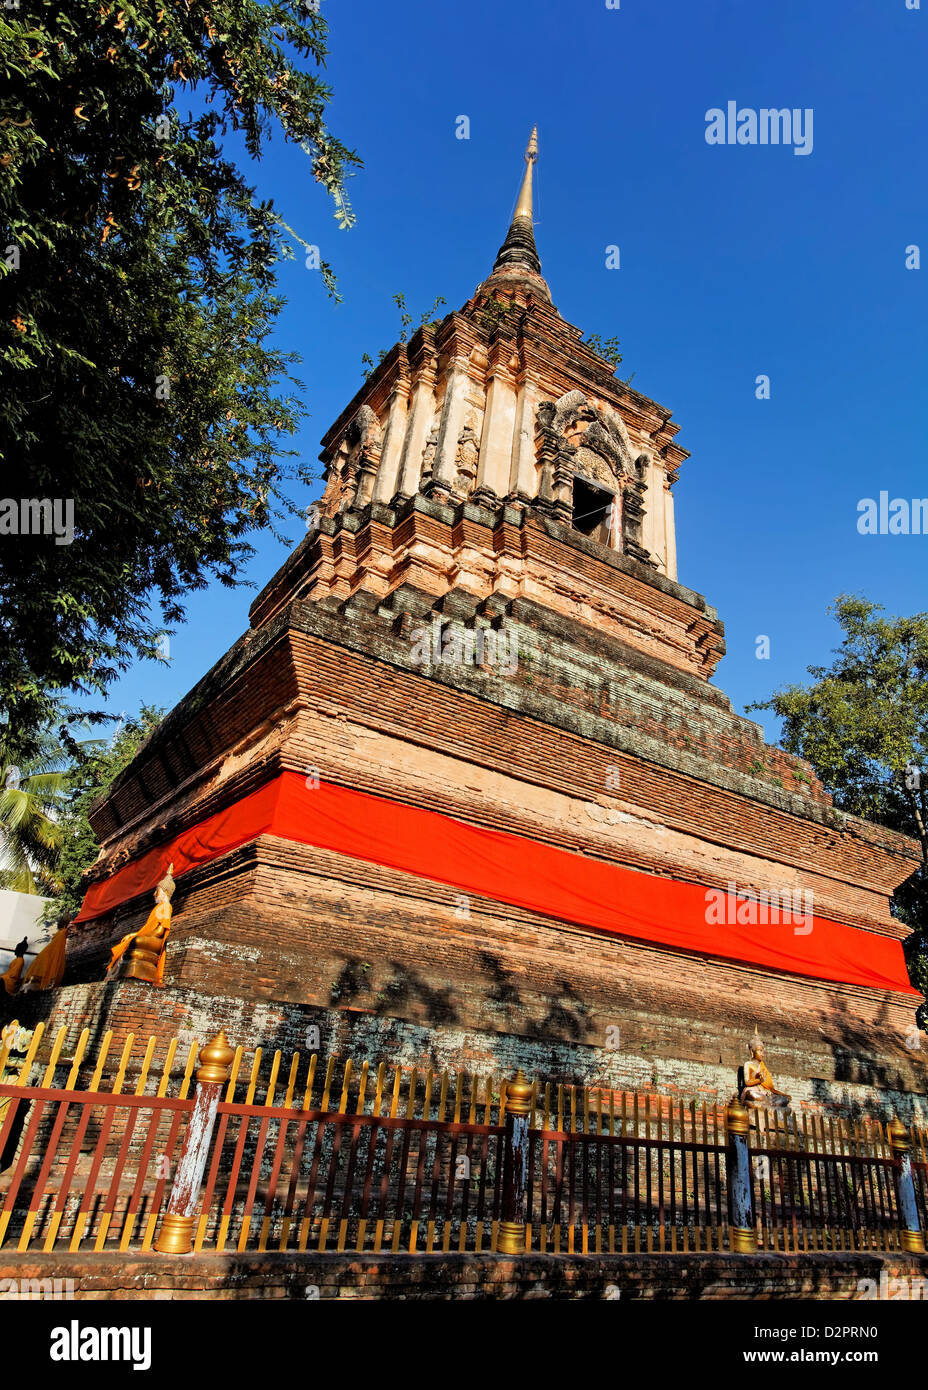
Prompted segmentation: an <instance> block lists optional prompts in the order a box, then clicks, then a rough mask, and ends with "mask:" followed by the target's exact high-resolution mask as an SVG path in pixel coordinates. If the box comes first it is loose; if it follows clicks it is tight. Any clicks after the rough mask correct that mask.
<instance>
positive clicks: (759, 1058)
mask: <svg viewBox="0 0 928 1390" xmlns="http://www.w3.org/2000/svg"><path fill="white" fill-rule="evenodd" d="M790 1099H791V1098H790V1097H789V1096H788V1095H787V1094H786V1092H785V1091H778V1090H777V1088H776V1086H774V1084H773V1077H772V1076H771V1074H770V1068H769V1067H768V1066H767V1063H766V1062H765V1061H764V1044H763V1043H762V1042H761V1040H760V1038H759V1036H758V1034H757V1029H756V1028H755V1029H754V1037H753V1038H752V1039H751V1060H750V1061H749V1062H745V1064H744V1087H743V1089H742V1091H741V1104H742V1105H762V1106H765V1107H767V1108H768V1109H774V1110H788V1109H789V1103H790Z"/></svg>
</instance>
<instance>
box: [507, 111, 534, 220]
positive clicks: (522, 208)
mask: <svg viewBox="0 0 928 1390" xmlns="http://www.w3.org/2000/svg"><path fill="white" fill-rule="evenodd" d="M537 158H538V127H537V125H533V126H532V133H531V135H530V136H529V137H528V144H527V145H526V147H525V173H524V174H523V175H522V187H521V188H520V189H519V201H518V202H517V203H516V210H515V212H514V213H513V217H531V216H532V165H533V164H534V163H535V161H536V159H537Z"/></svg>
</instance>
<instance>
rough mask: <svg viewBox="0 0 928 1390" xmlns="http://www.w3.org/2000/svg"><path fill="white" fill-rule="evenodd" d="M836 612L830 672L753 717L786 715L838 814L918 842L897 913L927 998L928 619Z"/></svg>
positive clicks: (866, 606) (794, 745)
mask: <svg viewBox="0 0 928 1390" xmlns="http://www.w3.org/2000/svg"><path fill="white" fill-rule="evenodd" d="M830 611H831V612H833V613H834V615H835V617H836V619H837V621H838V623H839V625H840V627H841V628H842V630H843V632H844V640H843V641H842V643H841V646H840V647H839V648H837V649H836V651H835V653H834V655H835V660H834V661H833V662H832V664H831V666H829V667H824V666H810V667H809V668H808V669H809V675H810V676H812V677H813V682H812V684H811V685H790V686H787V687H785V688H784V689H783V690H780V691H777V692H776V693H775V694H774V695H773V696H772V697H771V698H770V699H769V700H766V701H763V702H762V703H758V704H754V705H751V706H749V708H750V709H765V710H772V711H773V712H774V713H775V714H777V715H779V717H780V718H781V719H782V720H783V729H782V734H781V743H782V744H783V747H784V748H786V749H788V751H789V752H791V753H798V754H799V755H800V756H801V757H803V758H806V759H807V760H808V761H809V762H810V763H811V764H812V766H813V767H814V768H815V771H816V773H817V774H818V776H819V777H820V778H821V780H822V782H823V783H824V784H825V786H826V788H827V789H828V791H830V792H831V793H832V795H833V797H834V802H835V805H836V806H838V807H839V808H841V809H842V810H845V811H848V812H850V813H851V814H852V815H856V816H863V817H865V818H866V819H868V820H873V821H878V822H879V823H880V824H882V825H887V826H889V827H890V828H891V829H893V830H899V831H902V832H903V833H904V834H906V835H912V836H914V837H915V838H917V839H918V840H919V842H920V844H921V847H922V856H923V862H922V866H921V868H920V869H919V870H918V871H917V872H916V873H915V874H913V875H912V877H911V878H910V879H909V880H908V881H907V882H906V883H905V884H903V885H901V886H900V887H899V889H898V890H897V892H896V895H895V898H894V900H893V906H894V911H895V912H896V913H897V915H898V916H899V917H900V918H901V919H902V920H903V921H905V922H907V923H909V925H911V926H912V927H913V928H914V929H915V933H914V935H913V937H911V938H910V939H909V941H908V942H907V943H906V946H907V956H908V960H909V969H910V973H911V974H912V977H913V981H914V983H915V984H916V986H917V988H919V989H921V990H922V991H923V992H925V993H928V613H916V614H915V615H914V616H912V617H910V618H905V617H903V618H893V617H885V616H883V612H884V610H883V608H882V607H881V605H880V604H878V603H871V602H869V601H868V600H867V599H863V598H856V597H853V596H849V595H846V594H845V595H841V596H840V597H839V598H838V599H836V600H835V603H834V605H833V607H832V609H831V610H830Z"/></svg>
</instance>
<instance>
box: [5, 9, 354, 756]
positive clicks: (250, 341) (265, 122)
mask: <svg viewBox="0 0 928 1390" xmlns="http://www.w3.org/2000/svg"><path fill="white" fill-rule="evenodd" d="M315 10H316V7H315V6H314V5H312V4H305V5H301V4H298V3H296V0H270V3H262V0H189V3H187V0H185V3H183V4H179V3H172V0H145V3H141V2H139V3H133V0H119V3H118V4H117V3H114V2H113V0H69V3H68V4H61V3H60V0H22V5H21V7H20V6H15V7H11V6H9V5H7V6H5V7H4V8H0V232H2V236H0V363H2V369H3V383H4V384H3V390H2V392H0V460H2V463H3V466H4V468H5V469H6V470H8V471H10V473H11V474H13V475H15V478H16V497H17V498H18V499H22V498H37V499H59V501H60V503H61V508H60V514H61V521H62V527H61V532H62V534H60V535H58V536H50V535H47V534H43V535H36V534H34V532H35V530H36V529H37V528H38V522H35V523H34V524H33V526H32V532H33V533H32V534H28V535H24V534H20V532H21V531H22V529H23V525H22V523H23V518H21V517H20V516H19V514H18V512H17V510H16V508H15V507H14V508H13V509H12V510H11V509H10V508H8V507H7V508H4V507H2V505H0V608H2V618H0V706H2V707H4V708H5V709H6V710H7V712H8V715H9V717H10V719H11V721H12V722H13V723H14V724H15V725H16V726H17V728H18V729H19V734H20V737H25V735H26V732H27V731H28V730H30V729H35V728H38V727H41V726H42V725H43V724H45V723H47V722H48V719H49V718H50V717H52V716H53V715H56V714H57V713H58V700H59V698H60V692H62V691H69V690H71V691H74V690H79V691H84V692H87V691H91V692H93V691H96V692H103V691H104V690H105V689H106V688H107V686H108V685H109V684H110V683H111V682H112V681H113V680H114V679H115V678H116V676H117V675H118V674H119V672H120V671H122V670H125V669H126V667H127V666H128V665H129V664H130V663H131V661H133V660H134V659H136V658H138V657H152V656H155V655H156V654H157V651H158V649H159V643H160V641H161V637H162V633H163V631H164V630H165V628H166V627H169V626H170V625H171V624H173V623H176V622H178V621H180V620H181V619H182V618H183V614H184V598H185V595H187V594H188V593H189V592H190V591H192V590H194V589H197V588H202V587H203V586H204V585H205V584H206V583H207V582H208V580H209V579H211V578H217V577H218V579H219V580H220V581H221V582H222V583H224V584H234V583H235V582H237V580H238V578H239V575H240V570H241V565H242V563H243V561H244V560H245V559H246V557H247V555H248V554H249V553H250V546H249V545H248V544H247V542H246V540H245V537H246V536H247V534H248V533H249V532H251V531H253V530H254V529H256V528H262V527H273V526H274V524H275V520H274V519H275V518H276V517H279V516H281V515H283V512H282V511H281V507H282V506H285V505H286V503H285V500H284V497H285V494H284V488H283V485H284V483H285V482H287V481H288V480H289V479H290V478H292V477H294V476H296V477H304V476H306V474H305V470H303V469H302V468H301V467H299V466H295V465H294V464H293V463H292V462H291V461H290V460H291V459H292V458H293V455H292V451H290V450H287V449H284V448H283V444H282V441H284V440H285V438H286V436H287V435H288V434H291V433H293V431H294V430H295V429H296V426H297V422H298V419H299V417H300V415H301V407H300V405H299V403H298V400H297V398H296V396H295V394H294V386H295V384H296V383H295V378H293V377H292V375H291V373H290V367H291V365H292V363H293V362H294V360H295V358H294V356H293V354H291V353H287V352H284V351H282V350H281V349H280V348H278V347H275V346H273V345H272V344H270V343H269V342H268V337H269V335H270V334H271V332H272V330H273V328H274V325H275V320H276V318H277V315H278V313H279V310H280V307H281V303H282V301H281V300H280V298H279V297H278V296H277V295H276V294H275V293H274V290H275V267H276V264H277V263H278V262H279V260H280V259H281V258H282V257H284V256H286V255H288V254H289V255H292V254H293V248H292V241H293V238H294V237H295V233H291V231H290V229H289V228H288V227H287V226H286V224H285V223H284V222H283V221H282V220H281V217H280V215H279V214H278V213H277V212H276V211H275V209H274V207H273V205H272V204H271V203H270V202H267V201H264V200H262V199H260V198H259V197H258V196H257V194H256V192H255V189H254V188H253V187H252V186H251V185H250V184H249V183H248V181H247V179H246V177H245V174H244V173H243V172H242V169H241V168H239V166H238V164H236V162H235V161H234V160H233V159H232V158H230V157H229V156H228V155H227V153H226V152H225V151H226V149H227V148H228V147H229V145H230V142H236V143H237V145H238V146H239V147H243V148H244V151H245V159H244V163H245V165H246V167H247V160H248V159H249V158H250V159H258V158H259V157H260V156H261V154H262V152H263V151H264V150H265V149H266V146H267V143H268V141H269V139H270V138H271V133H272V131H274V130H275V129H276V130H277V131H278V132H282V133H283V135H284V138H285V140H286V141H289V142H294V143H295V144H296V145H297V146H299V147H301V148H302V149H303V150H304V151H305V152H306V154H307V164H306V168H307V174H308V175H309V174H311V175H312V177H314V178H315V179H316V180H317V181H318V182H319V183H320V184H321V185H322V187H323V188H324V189H325V190H326V191H327V193H328V194H329V195H331V197H332V198H333V199H334V202H335V214H336V217H337V219H338V221H339V223H340V225H341V226H348V225H349V224H350V223H351V220H352V217H351V211H350V208H349V206H348V203H347V201H346V198H345V195H344V190H343V178H344V176H345V174H346V173H347V172H349V171H350V168H351V166H352V165H353V164H356V163H358V160H357V157H356V156H355V155H354V154H352V153H351V152H350V151H348V150H346V149H345V148H344V147H343V146H342V145H341V144H340V143H339V142H338V141H337V140H336V139H334V138H333V137H332V136H331V135H330V134H329V132H328V130H327V128H326V125H325V121H324V112H325V108H326V104H327V102H328V100H329V98H330V91H329V88H328V87H327V86H326V85H325V84H324V83H323V82H322V81H321V80H320V78H319V76H318V68H319V67H320V65H322V64H323V63H324V59H325V54H326V48H325V42H326V32H327V31H326V26H325V24H324V22H323V20H322V19H321V17H320V16H319V15H318V14H317V13H316V12H315ZM181 97H184V98H185V99H186V100H185V101H182V100H181ZM194 106H195V109H192V108H193V107H194ZM226 137H228V138H226ZM240 162H243V161H242V160H240ZM297 240H299V238H297ZM303 244H304V246H305V245H306V243H305V242H304V243H303ZM314 256H316V252H315V248H314V247H308V248H307V265H313V266H315V265H318V267H319V269H320V270H321V271H322V273H323V276H324V277H325V278H326V280H327V282H328V284H329V286H330V287H331V286H332V279H331V271H330V269H329V267H328V264H327V263H326V262H325V261H322V260H320V259H313V257H314ZM69 504H70V506H71V507H72V508H73V511H72V513H71V517H72V522H73V540H72V539H70V537H69V536H68V535H67V534H66V533H67V529H68V527H67V520H66V518H67V506H68V505H69ZM45 527H46V529H51V523H49V522H46V523H45Z"/></svg>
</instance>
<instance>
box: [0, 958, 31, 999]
mask: <svg viewBox="0 0 928 1390" xmlns="http://www.w3.org/2000/svg"><path fill="white" fill-rule="evenodd" d="M25 964H26V962H25V959H24V958H23V957H22V956H14V957H13V960H12V962H11V963H10V967H9V969H8V970H7V972H6V974H5V975H0V980H2V981H3V984H4V987H5V989H6V992H7V994H15V993H16V991H17V990H18V989H19V986H20V979H19V977H20V975H21V974H22V973H23V966H24V965H25Z"/></svg>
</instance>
